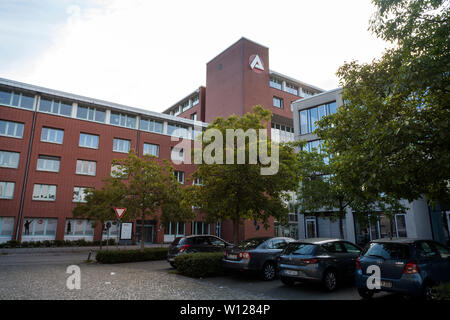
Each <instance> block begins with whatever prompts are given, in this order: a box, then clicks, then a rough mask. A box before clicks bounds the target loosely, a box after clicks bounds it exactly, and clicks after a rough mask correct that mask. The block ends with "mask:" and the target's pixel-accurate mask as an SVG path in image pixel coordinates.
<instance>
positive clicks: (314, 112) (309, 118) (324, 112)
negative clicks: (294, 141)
mask: <svg viewBox="0 0 450 320" xmlns="http://www.w3.org/2000/svg"><path fill="white" fill-rule="evenodd" d="M332 113H336V102H335V101H333V102H330V103H328V104H323V105H320V106H317V107H314V108H310V109H307V110H302V111H300V133H301V134H306V133H311V132H314V130H315V129H316V128H317V125H316V123H315V122H316V121H319V120H321V119H322V118H323V117H325V116H328V115H330V114H332Z"/></svg>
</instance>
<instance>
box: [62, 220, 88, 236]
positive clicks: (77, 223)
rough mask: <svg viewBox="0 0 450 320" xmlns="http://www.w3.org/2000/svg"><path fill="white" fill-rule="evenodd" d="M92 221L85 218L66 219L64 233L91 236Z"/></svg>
mask: <svg viewBox="0 0 450 320" xmlns="http://www.w3.org/2000/svg"><path fill="white" fill-rule="evenodd" d="M92 225H93V221H90V220H87V219H67V220H66V228H65V229H64V234H66V235H69V236H93V235H94V228H93V227H92Z"/></svg>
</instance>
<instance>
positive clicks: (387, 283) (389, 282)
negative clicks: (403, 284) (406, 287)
mask: <svg viewBox="0 0 450 320" xmlns="http://www.w3.org/2000/svg"><path fill="white" fill-rule="evenodd" d="M381 286H382V287H385V288H392V282H391V281H383V280H381Z"/></svg>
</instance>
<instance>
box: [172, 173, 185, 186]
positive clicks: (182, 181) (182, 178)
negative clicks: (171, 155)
mask: <svg viewBox="0 0 450 320" xmlns="http://www.w3.org/2000/svg"><path fill="white" fill-rule="evenodd" d="M173 173H174V175H175V178H176V179H177V181H178V182H179V183H181V184H184V171H178V170H176V171H174V172H173ZM180 176H181V181H180Z"/></svg>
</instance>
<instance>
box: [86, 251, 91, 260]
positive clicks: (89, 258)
mask: <svg viewBox="0 0 450 320" xmlns="http://www.w3.org/2000/svg"><path fill="white" fill-rule="evenodd" d="M91 254H92V250H89V255H88V258H87V261H91Z"/></svg>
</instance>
